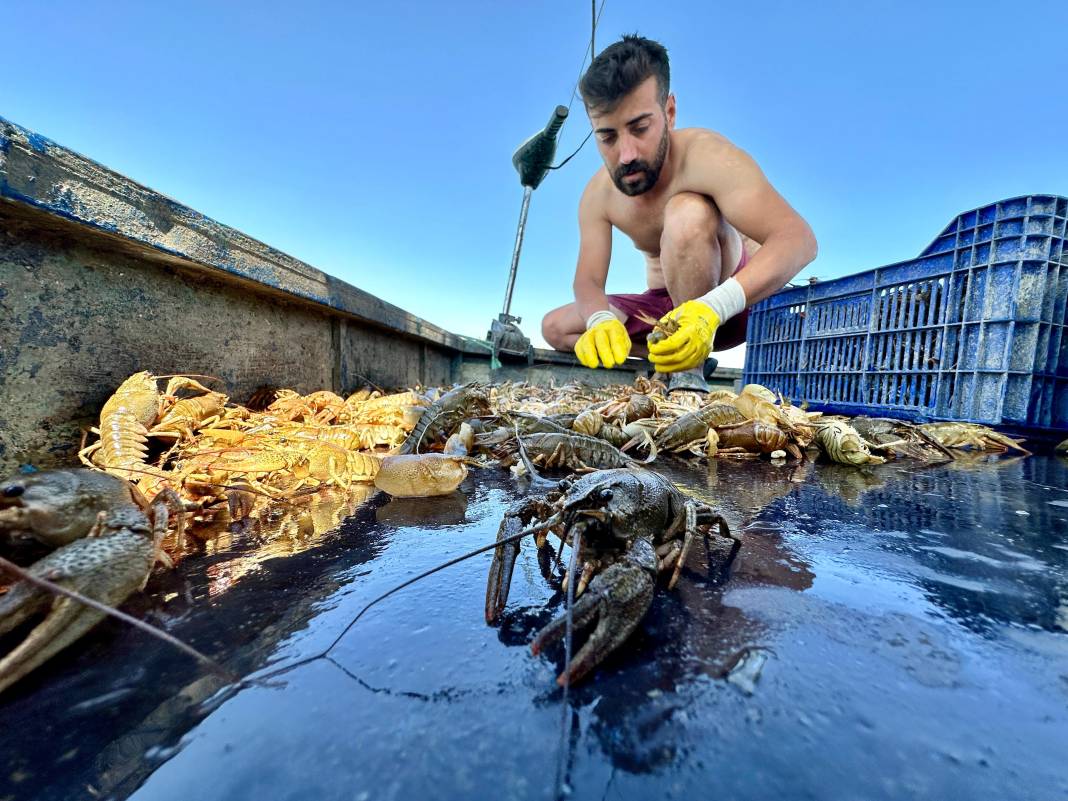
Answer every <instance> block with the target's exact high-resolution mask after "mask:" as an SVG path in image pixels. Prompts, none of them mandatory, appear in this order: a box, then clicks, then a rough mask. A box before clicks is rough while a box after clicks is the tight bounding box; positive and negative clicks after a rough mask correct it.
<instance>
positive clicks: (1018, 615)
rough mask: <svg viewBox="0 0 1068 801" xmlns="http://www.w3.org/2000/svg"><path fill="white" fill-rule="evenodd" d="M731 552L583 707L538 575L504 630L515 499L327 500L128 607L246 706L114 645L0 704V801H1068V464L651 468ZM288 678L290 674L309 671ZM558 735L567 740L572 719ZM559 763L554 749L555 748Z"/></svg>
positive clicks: (496, 482)
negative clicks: (272, 674) (498, 590)
mask: <svg viewBox="0 0 1068 801" xmlns="http://www.w3.org/2000/svg"><path fill="white" fill-rule="evenodd" d="M658 469H659V470H660V472H663V473H665V474H666V475H668V476H669V477H670V478H672V479H673V480H674V481H676V482H678V483H679V484H680V486H683V487H684V488H685V489H686V490H687V491H688V492H690V493H692V494H693V495H694V496H696V497H698V498H700V499H702V500H705V501H708V502H709V503H712V504H713V505H716V506H718V507H719V508H720V509H721V510H722V511H723V513H724V515H725V517H726V518H727V519H728V521H729V522H730V525H731V528H732V530H735V531H738V532H740V533H741V534H742V536H743V539H744V545H743V548H742V550H741V552H740V553H739V556H738V559H737V561H736V562H735V565H734V570H733V572H732V574H731V576H730V578H729V580H728V581H726V582H725V583H724V584H722V585H718V586H714V585H710V584H709V583H708V582H707V581H706V580H705V579H704V578H703V576H702V574H701V572H700V570H699V567H700V565H699V564H698V562H699V559H698V558H696V557H697V554H694V555H693V556H692V557H691V560H690V566H691V567H692V568H693V570H690V571H686V572H684V573H683V577H682V579H681V580H680V582H679V585H678V587H677V588H676V590H675V591H673V592H670V593H669V592H666V591H663V590H662V591H660V592H659V593H658V595H657V598H656V600H655V601H654V603H653V607H652V609H651V610H650V613H649V615H648V616H647V617H646V619H645V621H644V622H643V624H642V625H641V627H640V628H639V630H638V631H637V632H636V633H635V634H634V635H633V636H632V637H631V638H630V640H629V641H628V642H627V643H626V644H625V645H624V646H623V647H622V648H621V649H620V650H619V651H618V652H617V653H616V654H615V655H614V656H612V657H611V658H610V659H609V660H608V661H607V662H605V663H604V664H603V665H602V667H601V668H600V669H599V670H598V671H597V672H596V673H595V674H594V675H593V677H592V679H591V680H589V681H587V682H585V683H583V684H581V685H579V686H576V687H574V688H572V689H571V691H570V694H569V697H568V700H567V707H566V712H565V707H564V705H563V696H562V692H561V690H560V689H559V688H557V687H556V685H555V684H554V677H555V675H556V673H557V672H558V670H559V668H560V666H561V665H562V661H563V653H562V649H558V650H555V651H550V652H549V653H548V654H547V655H542V656H539V657H534V656H532V655H531V654H530V651H529V649H528V648H527V647H526V646H527V644H528V643H529V641H530V639H531V638H532V636H533V634H534V632H536V631H537V629H538V628H539V627H540V626H541V625H544V624H545V623H546V622H548V621H549V620H550V619H552V617H554V616H555V615H557V614H559V613H560V611H561V610H562V603H561V598H560V596H559V594H557V593H554V592H553V591H552V589H551V588H550V587H549V586H548V585H547V584H546V583H545V581H544V580H543V578H542V577H541V574H540V572H539V570H538V566H537V561H536V559H535V555H534V548H533V546H532V545H529V544H528V545H526V546H524V550H523V553H522V555H521V557H520V560H519V562H518V564H517V566H516V573H515V578H514V580H513V586H512V595H511V601H510V603H509V606H508V609H507V611H506V613H505V619H504V621H503V622H502V624H501V625H500V626H497V627H490V626H487V625H486V624H485V622H484V620H483V601H484V592H485V581H486V572H487V568H488V565H489V561H490V558H491V554H489V553H487V554H482V555H480V556H477V557H474V558H472V559H470V560H468V561H466V562H463V563H461V564H459V565H456V566H454V567H451V568H448V569H447V570H445V571H442V572H440V573H437V574H435V575H434V576H431V577H429V578H427V579H426V580H424V581H422V582H420V583H418V584H415V585H413V586H412V587H410V588H408V589H406V590H403V591H402V592H399V593H397V594H396V595H394V596H392V597H390V598H388V599H387V600H385V601H383V602H382V603H381V604H379V605H377V606H376V607H374V608H373V609H372V610H371V611H369V612H368V613H367V614H366V615H365V616H364V617H363V619H361V620H360V621H359V623H358V624H357V625H356V626H354V627H353V628H352V629H351V630H350V631H348V632H347V633H345V634H344V636H343V637H342V638H341V640H340V642H339V643H338V645H337V646H336V647H335V648H334V649H333V650H332V651H330V654H329V658H326V657H323V658H318V659H313V660H311V661H308V662H304V663H302V660H306V659H308V658H309V657H312V656H315V655H316V654H319V653H322V651H323V650H324V649H325V648H326V647H327V646H328V645H329V644H330V643H331V642H332V641H333V640H334V639H335V638H336V637H337V636H338V635H339V634H340V633H341V632H343V631H344V629H345V627H346V625H347V624H348V623H349V621H350V620H351V619H352V617H353V615H354V614H355V613H356V612H357V611H358V610H359V609H360V608H361V607H362V606H363V605H364V604H366V603H367V602H368V601H369V600H371V599H372V598H374V597H376V596H377V595H379V594H381V593H382V592H384V591H386V590H387V589H389V588H390V587H392V586H394V585H395V584H398V583H400V582H401V581H404V580H406V579H408V578H410V577H411V576H413V575H415V574H416V573H418V572H420V571H422V570H425V569H427V568H429V567H431V566H433V565H434V564H437V563H439V562H441V561H444V560H446V559H449V558H452V557H454V556H457V555H459V554H460V553H463V552H465V551H467V550H469V549H472V548H475V547H477V546H479V545H482V544H486V543H489V542H492V541H493V538H494V536H495V534H496V529H497V524H498V522H499V520H500V517H501V515H502V513H503V511H504V509H505V508H506V506H507V505H508V504H509V503H510V502H511V501H512V500H514V499H515V498H516V497H517V495H518V489H517V487H518V485H517V484H516V483H515V481H514V480H513V479H512V478H511V477H509V476H508V475H507V474H506V473H505V472H504V471H501V470H487V471H473V473H472V475H471V476H470V477H469V478H468V479H467V481H466V482H465V483H464V485H463V486H462V487H461V492H460V493H457V494H455V495H452V496H448V497H445V498H440V499H426V500H408V501H402V500H389V499H388V498H387V497H386V496H384V495H381V494H378V495H372V494H371V493H370V492H364V493H363V494H362V495H361V494H356V495H355V496H353V497H351V498H338V497H334V498H324V499H320V500H319V501H317V502H316V503H315V504H314V505H312V506H311V507H310V508H307V509H304V510H302V511H300V512H289V513H282V514H280V515H279V516H277V517H276V518H275V519H271V520H265V521H263V522H262V523H259V524H253V525H247V526H244V527H239V526H234V527H233V530H232V531H230V530H226V531H223V532H221V533H220V534H219V536H217V537H216V538H215V539H213V540H211V541H209V542H207V543H205V544H204V546H203V553H201V554H198V555H194V556H191V557H188V558H186V559H185V560H184V561H183V562H182V563H181V564H180V565H179V567H178V568H177V569H176V570H175V571H172V572H169V573H165V572H164V573H158V574H157V575H155V576H154V577H153V579H152V580H151V581H150V583H149V586H148V588H147V590H146V592H145V593H144V594H142V595H140V596H137V597H135V598H134V599H132V600H131V602H130V603H128V604H127V606H126V608H127V609H129V610H131V611H132V612H133V613H135V614H137V615H138V616H141V617H144V618H145V619H147V620H149V621H151V622H154V623H156V624H158V625H161V626H162V627H164V628H166V629H167V630H168V631H170V632H171V633H172V634H174V635H176V636H178V637H179V638H181V639H183V640H185V641H187V642H189V643H190V644H191V645H193V646H195V647H196V648H199V649H201V650H203V651H205V652H207V653H208V654H210V655H212V656H213V657H215V658H217V659H219V660H220V661H222V662H223V663H225V664H226V665H227V667H229V668H230V669H232V670H235V671H237V672H239V673H240V674H242V675H250V674H254V673H255V674H258V675H263V674H264V673H267V672H269V671H274V670H277V669H279V668H282V667H285V666H287V665H297V666H296V667H294V668H293V669H292V670H289V671H286V672H283V673H282V674H281V675H279V676H277V677H276V679H275V686H270V687H262V686H251V687H247V688H244V689H241V690H239V691H237V692H233V691H230V692H220V690H221V688H223V687H224V685H225V682H224V681H223V680H222V679H220V678H217V677H215V676H213V675H211V674H208V673H205V672H203V671H202V670H201V669H200V668H199V667H198V666H197V665H195V664H194V663H193V662H192V660H190V659H188V658H186V657H184V656H181V655H177V654H176V653H175V652H173V651H172V650H170V649H169V648H168V647H167V646H165V645H163V644H162V643H159V642H157V641H155V640H153V639H150V638H148V637H146V636H144V635H142V634H141V633H139V632H136V631H132V630H129V629H128V628H125V627H124V626H123V625H122V624H121V623H117V622H114V621H108V622H106V623H104V624H102V625H101V626H100V627H99V628H98V629H97V630H96V631H95V632H94V633H92V634H91V635H89V636H88V637H87V638H86V639H85V640H83V641H82V642H81V643H79V644H77V645H75V646H73V647H72V648H71V649H69V650H68V651H67V652H65V653H64V654H63V655H61V656H59V657H57V658H56V659H54V660H53V661H52V663H50V664H48V665H46V666H45V667H43V668H42V669H40V670H39V671H38V672H37V673H36V674H35V675H33V676H31V677H30V678H28V679H26V680H25V681H23V682H22V683H20V684H19V685H17V686H16V687H14V688H13V689H12V690H11V691H9V692H8V693H7V694H6V695H5V697H4V698H2V699H0V715H2V716H3V720H4V724H5V725H4V726H3V729H2V731H0V747H2V749H3V753H4V755H5V768H4V774H3V775H0V799H31V798H32V799H53V798H54V799H69V798H76V797H97V798H127V797H130V798H136V799H182V800H183V801H184V800H185V799H189V798H197V799H201V800H202V801H204V800H206V799H227V800H228V801H236V800H237V799H246V798H247V799H259V798H272V799H289V798H292V799H297V798H316V799H320V800H321V801H327V800H329V799H348V800H351V799H380V798H381V799H407V798H460V797H487V798H522V799H527V798H530V799H548V798H553V797H554V795H555V793H556V791H557V782H558V778H557V777H558V774H559V775H562V776H563V777H564V780H565V782H566V787H567V788H568V789H569V790H570V792H571V794H572V796H573V797H576V798H589V797H595V798H606V799H617V798H618V799H623V798H628V799H629V798H634V799H644V798H704V797H708V796H709V794H710V793H714V795H715V796H716V797H727V798H740V799H747V798H752V799H757V798H769V797H784V798H785V797H789V798H812V799H832V798H833V799H838V798H865V799H883V798H886V799H891V798H902V797H928V798H956V797H967V798H969V799H985V798H989V799H1006V798H1059V797H1065V796H1068V767H1066V765H1065V761H1064V743H1065V742H1068V489H1066V488H1068V460H1064V459H1056V458H1054V457H1049V456H1034V457H1030V458H1026V459H1005V458H1000V459H996V458H979V459H974V460H969V461H968V462H962V463H958V464H954V465H951V466H949V467H935V468H922V467H918V466H915V465H910V464H906V463H899V464H889V465H885V466H880V467H873V468H870V469H856V468H845V467H837V466H831V465H822V464H821V465H811V464H806V465H802V466H800V467H780V466H775V465H772V464H769V463H767V462H733V461H732V462H728V461H713V462H712V463H711V464H710V465H707V466H706V465H704V464H701V465H689V464H687V463H684V462H681V461H678V462H666V463H664V462H662V463H658ZM298 663H302V664H298ZM565 716H566V717H565ZM562 723H564V724H565V725H566V729H567V737H566V738H564V737H562V726H561V724H562Z"/></svg>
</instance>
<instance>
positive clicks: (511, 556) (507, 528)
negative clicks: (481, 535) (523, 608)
mask: <svg viewBox="0 0 1068 801" xmlns="http://www.w3.org/2000/svg"><path fill="white" fill-rule="evenodd" d="M522 530H523V521H522V519H521V518H520V516H519V515H518V514H515V513H511V512H510V513H508V514H506V515H505V516H504V520H502V521H501V527H500V528H499V529H497V541H498V542H499V541H500V540H502V539H505V538H507V537H510V536H512V535H513V534H518V533H519V532H521V531H522ZM518 556H519V543H518V542H507V543H504V544H503V545H498V546H497V547H496V548H495V549H494V551H493V564H491V565H490V570H489V578H488V580H487V581H486V622H487V623H493V622H495V621H496V620H497V618H498V617H500V615H501V612H503V611H504V607H505V605H506V604H507V603H508V592H509V590H510V588H511V586H512V571H513V570H514V569H515V560H516V558H517V557H518Z"/></svg>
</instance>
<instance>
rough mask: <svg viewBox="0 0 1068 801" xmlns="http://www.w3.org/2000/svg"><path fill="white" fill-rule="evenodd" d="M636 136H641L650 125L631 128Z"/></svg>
mask: <svg viewBox="0 0 1068 801" xmlns="http://www.w3.org/2000/svg"><path fill="white" fill-rule="evenodd" d="M631 130H632V131H633V132H634V135H635V136H641V135H642V134H643V133H645V132H646V131H648V130H649V126H648V125H643V126H642V127H641V128H631Z"/></svg>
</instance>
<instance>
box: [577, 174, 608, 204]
mask: <svg viewBox="0 0 1068 801" xmlns="http://www.w3.org/2000/svg"><path fill="white" fill-rule="evenodd" d="M611 188H612V179H611V178H610V177H609V176H608V170H607V169H605V168H604V167H601V168H600V169H599V170H597V172H595V173H594V174H593V175H592V176H591V177H590V180H589V181H587V182H586V188H585V189H584V190H583V192H582V200H581V201H580V202H581V204H582V205H583V206H585V207H587V208H597V209H603V208H604V207H605V205H606V197H607V195H608V192H609V190H610V189H611Z"/></svg>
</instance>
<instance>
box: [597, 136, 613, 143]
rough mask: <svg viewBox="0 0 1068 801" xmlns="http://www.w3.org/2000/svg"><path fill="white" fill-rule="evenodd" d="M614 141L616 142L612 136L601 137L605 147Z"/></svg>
mask: <svg viewBox="0 0 1068 801" xmlns="http://www.w3.org/2000/svg"><path fill="white" fill-rule="evenodd" d="M614 141H616V138H615V137H614V136H602V137H601V142H603V143H604V144H606V145H610V144H612V143H613V142H614Z"/></svg>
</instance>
